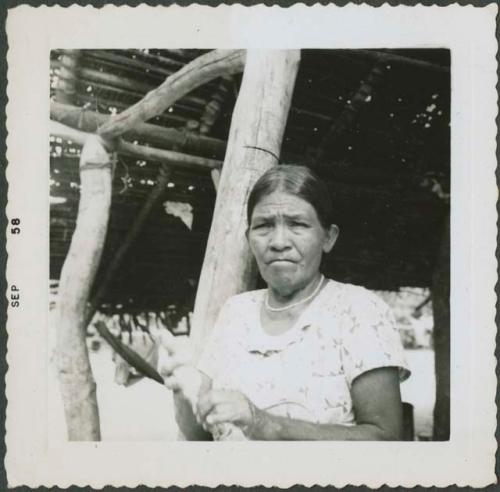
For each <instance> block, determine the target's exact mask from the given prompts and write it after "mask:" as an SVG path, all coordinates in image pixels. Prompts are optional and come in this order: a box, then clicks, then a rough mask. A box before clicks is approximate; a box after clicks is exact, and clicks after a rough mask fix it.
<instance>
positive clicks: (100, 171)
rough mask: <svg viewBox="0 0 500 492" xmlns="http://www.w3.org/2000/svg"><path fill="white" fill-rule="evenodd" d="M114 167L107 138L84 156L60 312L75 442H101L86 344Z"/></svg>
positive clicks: (88, 145) (64, 386)
mask: <svg viewBox="0 0 500 492" xmlns="http://www.w3.org/2000/svg"><path fill="white" fill-rule="evenodd" d="M112 179H113V164H112V161H111V159H110V155H109V154H108V152H107V151H106V149H105V147H104V142H103V140H102V139H101V138H99V137H96V136H91V137H89V138H88V139H87V141H86V142H85V144H84V146H83V149H82V153H81V156H80V180H81V188H80V203H79V207H78V215H77V220H76V227H75V231H74V233H73V238H72V240H71V245H70V248H69V251H68V255H67V256H66V260H65V261H64V265H63V268H62V272H61V278H60V283H59V294H58V301H57V312H56V330H57V364H58V375H59V382H60V387H61V394H62V399H63V403H64V410H65V414H66V426H67V432H68V439H69V440H70V441H98V440H100V428H99V411H98V407H97V398H96V385H95V382H94V379H93V376H92V370H91V367H90V361H89V356H88V351H87V345H86V342H85V330H86V323H85V309H86V304H87V300H88V297H89V292H90V288H91V286H92V282H93V280H94V277H95V274H96V271H97V267H98V265H99V260H100V258H101V253H102V249H103V245H104V239H105V236H106V229H107V224H108V219H109V209H110V206H111V189H112V186H111V185H112Z"/></svg>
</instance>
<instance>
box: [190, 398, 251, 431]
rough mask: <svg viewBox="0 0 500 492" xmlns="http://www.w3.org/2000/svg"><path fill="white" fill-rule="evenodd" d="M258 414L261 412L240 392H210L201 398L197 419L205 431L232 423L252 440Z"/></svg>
mask: <svg viewBox="0 0 500 492" xmlns="http://www.w3.org/2000/svg"><path fill="white" fill-rule="evenodd" d="M258 412H260V410H259V409H258V408H257V407H256V406H255V405H254V404H253V403H252V402H251V401H250V400H249V399H248V398H247V397H246V396H245V395H244V394H243V393H240V392H239V391H233V390H209V391H206V392H204V393H202V394H200V396H199V399H198V405H197V409H196V417H197V420H198V422H199V423H200V424H201V425H202V426H203V428H204V429H205V430H208V429H209V428H210V427H212V426H214V425H215V424H221V423H225V422H231V423H233V424H235V425H237V426H238V427H239V428H240V429H241V430H242V431H243V433H244V434H245V435H246V436H247V437H249V438H251V437H252V434H253V430H254V428H255V425H256V420H257V415H258Z"/></svg>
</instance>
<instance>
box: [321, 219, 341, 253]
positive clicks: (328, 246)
mask: <svg viewBox="0 0 500 492" xmlns="http://www.w3.org/2000/svg"><path fill="white" fill-rule="evenodd" d="M325 231H326V237H325V243H324V244H323V251H324V252H325V253H329V252H330V251H331V250H332V248H333V246H334V245H335V243H336V242H337V238H338V237H339V233H340V229H339V228H338V226H337V225H335V224H332V225H331V226H330V227H329V228H328V229H325Z"/></svg>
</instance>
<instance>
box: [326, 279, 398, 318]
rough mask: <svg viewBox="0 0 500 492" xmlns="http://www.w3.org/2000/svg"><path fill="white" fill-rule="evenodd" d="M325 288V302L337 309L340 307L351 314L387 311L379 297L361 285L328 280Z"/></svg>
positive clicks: (385, 305)
mask: <svg viewBox="0 0 500 492" xmlns="http://www.w3.org/2000/svg"><path fill="white" fill-rule="evenodd" d="M327 287H328V289H329V295H328V296H327V300H328V302H329V303H331V304H334V305H335V306H336V307H337V308H339V307H340V308H341V309H343V310H346V309H347V310H349V311H351V312H367V311H372V312H373V311H374V310H375V311H386V310H387V309H389V308H388V306H387V304H386V303H385V301H384V300H383V299H382V298H381V297H379V296H378V295H377V294H375V292H372V291H370V290H368V289H367V288H366V287H363V286H361V285H355V284H350V283H345V282H338V281H336V280H332V279H329V281H328V285H327Z"/></svg>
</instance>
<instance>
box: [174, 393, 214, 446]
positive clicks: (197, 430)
mask: <svg viewBox="0 0 500 492" xmlns="http://www.w3.org/2000/svg"><path fill="white" fill-rule="evenodd" d="M174 407H175V420H176V422H177V425H178V426H179V429H180V431H181V432H182V434H183V435H184V437H185V438H186V439H187V440H188V441H210V440H211V439H212V435H211V434H210V433H209V432H207V431H205V429H203V427H202V426H201V425H200V424H198V422H197V421H196V417H195V416H194V413H193V409H192V407H191V404H190V403H189V402H188V401H187V400H186V398H184V396H183V395H182V393H181V392H180V391H175V392H174Z"/></svg>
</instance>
